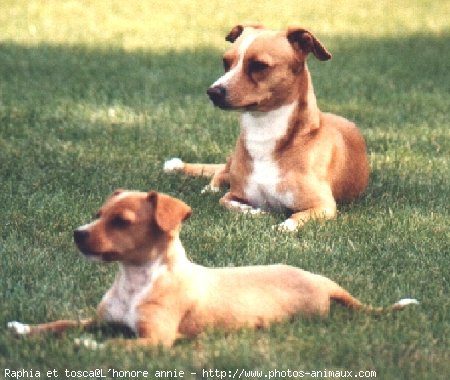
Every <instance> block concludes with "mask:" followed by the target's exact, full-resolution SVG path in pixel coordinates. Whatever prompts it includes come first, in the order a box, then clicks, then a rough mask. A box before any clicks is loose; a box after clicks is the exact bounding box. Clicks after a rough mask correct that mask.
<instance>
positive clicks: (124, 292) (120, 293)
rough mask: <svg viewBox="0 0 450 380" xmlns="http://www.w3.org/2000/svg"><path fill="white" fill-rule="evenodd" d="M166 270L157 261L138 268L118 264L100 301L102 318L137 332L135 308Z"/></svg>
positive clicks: (137, 316)
mask: <svg viewBox="0 0 450 380" xmlns="http://www.w3.org/2000/svg"><path fill="white" fill-rule="evenodd" d="M166 270H167V266H166V265H165V264H162V263H161V262H160V261H159V260H158V261H156V262H154V263H149V264H146V265H139V266H138V265H130V264H127V265H126V264H120V270H119V273H118V274H117V277H116V279H115V281H114V283H113V285H112V287H111V288H110V289H109V290H108V292H107V293H106V294H105V296H104V297H103V300H102V306H103V307H104V309H103V310H104V314H103V318H104V319H105V320H107V321H109V322H119V323H123V324H125V325H127V326H128V327H129V328H131V329H132V330H133V331H134V332H137V331H136V330H137V322H138V318H139V315H138V313H137V308H138V306H139V304H140V303H141V301H142V300H143V299H144V298H145V297H146V296H148V295H149V294H150V292H151V290H152V287H153V285H154V283H155V282H156V280H157V279H158V278H159V276H161V274H163V273H164V272H165V271H166Z"/></svg>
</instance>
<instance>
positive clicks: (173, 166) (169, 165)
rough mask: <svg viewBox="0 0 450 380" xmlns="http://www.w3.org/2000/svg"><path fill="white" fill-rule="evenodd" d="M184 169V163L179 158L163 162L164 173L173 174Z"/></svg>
mask: <svg viewBox="0 0 450 380" xmlns="http://www.w3.org/2000/svg"><path fill="white" fill-rule="evenodd" d="M183 168H184V162H183V161H182V160H181V159H179V158H176V157H175V158H171V159H170V160H167V161H166V162H164V171H165V172H166V173H173V172H179V171H181V170H183Z"/></svg>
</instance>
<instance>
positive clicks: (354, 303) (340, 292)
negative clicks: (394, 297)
mask: <svg viewBox="0 0 450 380" xmlns="http://www.w3.org/2000/svg"><path fill="white" fill-rule="evenodd" d="M336 285H337V284H336ZM330 298H331V299H332V300H334V301H336V302H338V303H340V304H342V305H344V306H345V307H348V308H349V309H353V310H358V311H363V312H366V313H369V314H384V313H389V312H392V311H397V310H402V309H404V308H405V307H407V306H409V305H418V304H419V301H417V300H416V299H414V298H403V299H401V300H400V301H398V302H396V303H394V304H392V305H389V306H384V307H383V306H381V307H377V306H372V305H367V304H364V303H362V302H361V301H359V300H358V299H356V298H355V297H353V296H352V295H351V294H350V293H349V292H348V291H346V290H345V289H343V288H341V287H340V286H339V285H337V287H336V288H335V289H333V291H332V292H331V294H330Z"/></svg>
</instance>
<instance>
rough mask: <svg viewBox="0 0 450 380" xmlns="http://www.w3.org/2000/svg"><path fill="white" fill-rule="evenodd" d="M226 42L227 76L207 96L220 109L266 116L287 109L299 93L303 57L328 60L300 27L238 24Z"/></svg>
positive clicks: (311, 37) (319, 46) (318, 43)
mask: <svg viewBox="0 0 450 380" xmlns="http://www.w3.org/2000/svg"><path fill="white" fill-rule="evenodd" d="M226 40H227V41H230V42H231V43H232V44H233V45H232V47H231V48H230V49H229V50H228V51H226V52H225V54H224V56H223V65H224V69H225V74H224V75H223V76H222V77H220V78H219V79H218V80H217V81H216V82H214V83H213V84H212V86H211V87H210V88H209V89H208V91H207V93H208V95H209V97H210V99H211V100H212V102H213V103H214V105H216V106H218V107H220V108H222V109H231V110H242V111H261V112H266V111H270V110H273V109H276V108H278V107H280V106H283V105H286V104H290V103H292V102H293V101H294V100H296V99H298V92H299V91H301V80H302V78H303V76H302V75H301V73H302V72H303V71H304V69H305V61H306V58H307V56H308V55H309V54H310V53H312V54H313V55H314V56H315V57H316V58H317V59H319V60H321V61H325V60H328V59H330V58H331V54H330V53H329V52H328V51H327V50H326V49H325V47H324V46H323V45H322V44H321V43H320V41H319V40H318V39H317V38H316V37H315V36H314V35H313V34H312V33H310V32H308V31H307V30H305V29H302V28H289V29H288V30H287V31H283V32H277V31H272V30H268V29H265V28H263V27H261V26H243V25H237V26H235V27H234V28H233V29H232V30H231V31H230V33H229V34H228V35H227V37H226Z"/></svg>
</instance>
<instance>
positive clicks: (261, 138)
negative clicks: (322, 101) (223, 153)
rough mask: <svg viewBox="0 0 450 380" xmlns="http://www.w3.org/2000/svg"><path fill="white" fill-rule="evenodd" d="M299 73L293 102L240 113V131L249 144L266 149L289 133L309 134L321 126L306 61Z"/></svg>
mask: <svg viewBox="0 0 450 380" xmlns="http://www.w3.org/2000/svg"><path fill="white" fill-rule="evenodd" d="M299 75H300V76H301V78H300V80H299V96H298V98H297V99H294V100H293V102H292V103H290V104H287V105H282V106H280V107H278V108H276V109H274V110H272V111H268V112H258V111H249V112H244V113H243V114H242V115H241V131H242V133H243V135H244V139H245V141H246V143H247V146H248V145H249V144H251V145H255V146H256V145H264V148H262V150H263V151H267V145H273V146H275V144H276V142H277V141H279V140H282V139H283V138H284V137H285V136H286V135H287V134H289V135H290V134H291V133H300V134H306V133H309V132H310V131H311V130H313V129H316V128H318V127H319V123H320V111H319V109H318V107H317V101H316V96H315V94H314V87H313V85H312V81H311V75H310V73H309V70H308V68H307V66H306V64H305V66H304V69H303V71H302V73H301V74H299ZM250 153H251V152H250ZM255 153H256V152H255ZM254 158H256V157H254Z"/></svg>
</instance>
